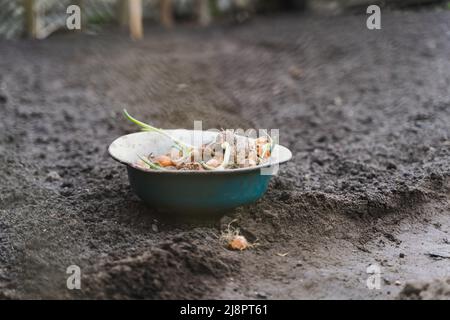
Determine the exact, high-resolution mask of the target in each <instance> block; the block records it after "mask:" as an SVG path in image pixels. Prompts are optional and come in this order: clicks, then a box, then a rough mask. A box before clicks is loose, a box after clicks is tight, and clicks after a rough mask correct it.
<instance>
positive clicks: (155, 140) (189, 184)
mask: <svg viewBox="0 0 450 320" xmlns="http://www.w3.org/2000/svg"><path fill="white" fill-rule="evenodd" d="M166 132H168V133H169V134H170V135H171V136H173V137H176V138H178V139H180V140H182V141H185V142H187V143H189V144H191V145H194V146H200V145H201V144H202V143H207V142H209V141H212V140H213V139H215V137H216V135H217V132H210V131H194V130H184V129H178V130H166ZM240 138H242V139H247V138H245V137H240ZM193 142H194V143H193ZM171 146H172V141H171V140H170V139H168V138H166V137H165V136H162V135H161V134H158V133H156V132H138V133H132V134H128V135H125V136H122V137H120V138H118V139H116V140H115V141H114V142H113V143H112V144H111V145H110V146H109V149H108V151H109V154H110V155H111V157H113V158H114V159H115V160H117V161H119V162H120V163H123V164H125V165H126V166H127V170H128V177H129V180H130V185H131V188H132V189H133V191H134V192H135V193H136V194H137V195H138V197H139V198H140V199H142V201H144V202H145V203H146V204H148V205H149V206H151V207H153V208H155V209H160V210H164V211H173V212H181V213H183V212H185V213H194V214H197V213H198V214H200V213H214V212H224V211H227V210H230V209H233V208H235V207H238V206H241V205H245V204H249V203H252V202H254V201H256V200H257V199H259V198H261V197H262V195H263V194H264V193H265V191H266V190H267V187H268V185H269V181H270V178H271V177H272V175H273V174H271V172H272V173H273V171H274V170H276V168H277V166H278V165H279V164H281V163H284V162H286V161H288V160H289V159H290V158H291V157H292V153H291V152H290V151H289V150H288V149H287V148H285V147H283V146H281V145H275V146H274V148H273V150H272V156H271V157H270V159H269V161H268V162H267V163H266V164H264V165H260V166H256V167H252V168H239V169H231V170H230V169H227V170H205V171H195V170H186V171H184V170H183V171H179V170H164V171H158V170H145V169H142V168H140V167H138V166H136V165H135V163H136V162H137V160H138V159H139V156H147V155H149V154H150V153H153V154H155V155H158V154H165V153H167V152H168V151H169V150H170V148H171Z"/></svg>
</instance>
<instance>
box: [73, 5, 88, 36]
mask: <svg viewBox="0 0 450 320" xmlns="http://www.w3.org/2000/svg"><path fill="white" fill-rule="evenodd" d="M74 2H75V4H76V5H77V6H78V7H80V22H81V31H84V29H85V28H86V25H87V21H86V15H85V12H84V9H85V7H84V0H75V1H74Z"/></svg>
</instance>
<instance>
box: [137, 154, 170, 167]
mask: <svg viewBox="0 0 450 320" xmlns="http://www.w3.org/2000/svg"><path fill="white" fill-rule="evenodd" d="M138 157H139V159H141V160H142V161H143V162H144V163H145V164H146V165H148V167H149V168H150V169H153V170H164V169H163V168H162V167H161V166H160V165H158V164H156V163H153V162H151V161H148V160H147V159H145V158H144V157H141V156H140V155H138Z"/></svg>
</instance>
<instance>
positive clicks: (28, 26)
mask: <svg viewBox="0 0 450 320" xmlns="http://www.w3.org/2000/svg"><path fill="white" fill-rule="evenodd" d="M23 5H24V9H25V30H26V33H27V36H28V37H30V38H32V39H36V38H37V36H38V14H37V10H36V3H35V1H34V0H24V2H23Z"/></svg>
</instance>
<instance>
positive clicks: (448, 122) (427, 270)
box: [0, 11, 450, 299]
mask: <svg viewBox="0 0 450 320" xmlns="http://www.w3.org/2000/svg"><path fill="white" fill-rule="evenodd" d="M365 20H366V16H365V15H343V16H336V17H311V16H306V15H298V16H281V17H268V18H256V19H254V20H252V21H250V22H248V23H246V24H244V25H240V26H229V25H220V26H215V27H211V28H206V29H201V28H195V27H192V26H185V27H179V28H176V29H175V30H173V31H165V30H162V29H159V28H158V27H155V26H148V27H147V28H146V36H145V39H144V40H143V41H141V42H133V41H131V40H128V38H127V36H126V34H125V33H124V32H122V31H119V30H116V29H114V28H112V27H111V28H106V29H104V30H103V31H100V32H99V34H97V35H92V34H57V35H54V36H52V37H51V38H49V39H47V40H44V41H29V40H15V41H5V40H3V41H0V111H1V115H2V116H1V117H0V181H1V184H0V297H3V298H155V299H162V298H251V299H253V298H255V299H265V298H269V299H281V298H288V299H291V298H295V299H301V298H338V299H344V298H352V299H358V298H361V299H373V298H376V299H378V298H388V299H390V298H392V299H394V298H429V297H437V298H448V297H449V296H448V294H445V292H444V291H443V290H444V289H445V288H448V285H446V286H444V285H445V284H448V279H449V278H450V260H449V259H446V258H445V256H446V255H448V254H449V252H450V244H449V243H450V242H449V239H450V235H449V233H448V232H449V229H450V214H449V213H450V205H449V199H450V158H449V157H450V60H449V53H450V11H420V12H391V13H388V12H383V20H382V23H383V24H382V29H381V30H377V31H369V30H367V29H366V27H365ZM124 107H126V108H127V109H128V110H129V111H130V112H131V113H132V114H133V115H135V116H136V117H137V118H139V119H143V120H146V121H148V122H150V123H152V124H155V125H157V126H159V127H163V128H192V127H193V121H194V120H202V121H203V127H204V128H205V129H207V128H244V129H246V128H268V129H272V128H276V129H279V130H280V142H281V143H282V144H284V145H286V146H287V147H289V148H290V149H291V150H292V151H293V153H294V158H293V160H292V161H291V162H290V163H288V164H287V165H284V166H283V167H282V169H281V171H280V172H279V175H278V176H276V177H274V178H273V179H272V182H271V184H270V187H269V190H268V192H267V194H266V195H265V196H264V197H263V198H262V199H261V200H259V201H258V202H256V203H255V204H252V205H249V206H246V207H242V208H238V209H236V210H235V211H234V212H230V213H228V214H227V215H226V216H224V217H223V218H221V219H216V220H212V221H207V222H202V223H193V222H191V223H181V222H179V223H175V222H174V221H171V220H169V219H165V218H163V217H161V216H160V215H157V214H156V213H155V212H153V210H152V209H150V208H148V207H146V206H144V205H143V204H142V203H141V202H140V201H139V199H138V198H137V197H136V196H135V195H133V193H132V192H131V190H130V187H129V185H128V181H127V176H126V171H125V168H124V167H123V166H122V165H120V164H118V163H116V162H114V161H113V160H112V159H110V158H109V156H108V154H107V152H106V148H107V146H108V145H109V143H111V142H112V141H113V140H114V139H115V138H116V137H118V136H120V135H123V134H126V133H130V132H133V131H135V130H136V128H135V127H134V126H132V125H130V124H129V123H128V122H127V121H126V120H124V118H123V116H122V115H121V110H122V108H124ZM175 196H176V195H174V197H175ZM233 219H237V222H236V223H235V225H236V226H237V227H239V228H240V229H241V232H242V233H243V234H244V235H245V236H246V237H247V239H249V240H250V241H251V242H254V241H257V242H258V245H257V246H255V247H253V248H252V249H250V250H245V251H242V252H239V251H229V250H227V249H226V248H224V247H223V246H222V243H221V240H220V239H219V235H220V233H221V231H223V230H224V229H225V228H226V227H227V224H228V223H229V222H230V221H231V220H233ZM430 253H431V254H430ZM436 254H437V255H436ZM73 264H75V265H78V266H79V267H80V268H81V271H82V282H81V283H82V288H81V290H73V291H70V290H68V289H67V288H66V279H67V277H68V275H67V274H66V268H67V267H68V266H70V265H73ZM370 265H376V266H378V267H380V272H381V273H380V277H381V278H380V279H381V281H380V285H381V287H380V289H374V290H370V289H369V288H368V287H367V285H366V280H367V279H368V278H369V277H370V276H371V274H368V273H367V267H369V266H370ZM418 281H419V282H420V285H417V284H415V283H416V282H418ZM409 283H412V284H409ZM438 284H444V285H443V286H442V288H444V289H442V288H441V289H436V290H434V289H433V290H431V289H430V290H428V288H436V286H438ZM405 286H408V287H406V288H405ZM403 288H405V290H406V291H405V290H403ZM401 290H403V292H402V294H400V295H399V293H400V291H401ZM445 290H447V289H445ZM422 292H424V293H422ZM443 292H444V293H443Z"/></svg>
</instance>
